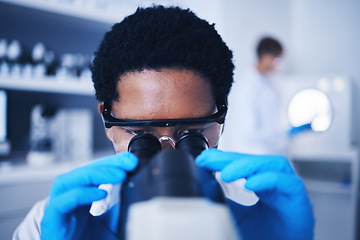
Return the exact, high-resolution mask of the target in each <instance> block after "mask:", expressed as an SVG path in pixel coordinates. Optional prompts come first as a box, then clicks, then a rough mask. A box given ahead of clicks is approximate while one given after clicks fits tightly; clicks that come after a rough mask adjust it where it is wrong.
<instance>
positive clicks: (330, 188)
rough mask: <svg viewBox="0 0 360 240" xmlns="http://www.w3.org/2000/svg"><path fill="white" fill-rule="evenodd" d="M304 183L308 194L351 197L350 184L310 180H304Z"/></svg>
mask: <svg viewBox="0 0 360 240" xmlns="http://www.w3.org/2000/svg"><path fill="white" fill-rule="evenodd" d="M304 183H305V186H306V189H307V190H308V191H309V192H316V193H325V194H344V195H351V193H352V185H351V184H346V183H341V182H329V181H322V180H310V179H307V180H304Z"/></svg>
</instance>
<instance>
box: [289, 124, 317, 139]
mask: <svg viewBox="0 0 360 240" xmlns="http://www.w3.org/2000/svg"><path fill="white" fill-rule="evenodd" d="M310 130H312V128H311V123H306V124H303V125H300V126H298V127H291V128H290V130H289V131H288V135H289V136H290V137H293V136H296V135H298V134H299V133H302V132H306V131H310Z"/></svg>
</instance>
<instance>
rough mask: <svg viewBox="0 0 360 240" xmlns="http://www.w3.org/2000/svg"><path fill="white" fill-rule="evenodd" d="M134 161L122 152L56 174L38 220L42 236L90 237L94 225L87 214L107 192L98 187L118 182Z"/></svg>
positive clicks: (60, 237) (48, 237)
mask: <svg viewBox="0 0 360 240" xmlns="http://www.w3.org/2000/svg"><path fill="white" fill-rule="evenodd" d="M137 163H138V159H137V158H136V157H135V155H133V154H132V153H129V152H123V153H119V154H116V155H113V156H110V157H106V158H104V159H101V160H97V161H95V162H92V163H90V164H88V165H85V166H83V167H80V168H77V169H74V170H73V171H70V172H68V173H66V174H63V175H61V176H59V177H57V178H56V179H55V181H54V183H53V185H52V188H51V191H50V197H49V202H48V205H47V207H46V208H45V211H44V216H43V219H42V221H41V230H40V231H41V239H43V240H46V239H52V240H54V239H61V240H63V239H67V240H70V239H90V236H91V235H89V234H92V233H90V232H94V228H96V227H94V224H96V222H94V217H92V216H91V215H90V213H89V210H90V206H91V203H92V202H93V201H97V200H100V199H103V198H105V197H106V195H107V193H106V191H105V190H102V189H98V186H99V185H100V184H106V183H110V184H118V183H121V182H122V181H123V179H124V178H125V177H126V171H129V170H133V169H134V168H135V167H136V165H137ZM91 237H93V236H91ZM102 239H108V238H102Z"/></svg>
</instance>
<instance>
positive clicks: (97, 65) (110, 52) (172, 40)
mask: <svg viewBox="0 0 360 240" xmlns="http://www.w3.org/2000/svg"><path fill="white" fill-rule="evenodd" d="M232 57H233V56H232V52H231V51H230V50H229V48H228V47H227V46H226V44H225V43H224V41H223V40H222V39H221V37H220V35H219V34H218V33H217V31H216V30H215V27H214V24H212V25H210V24H209V23H208V22H207V21H205V20H202V19H200V18H198V17H197V16H196V15H195V14H194V13H193V12H191V11H190V10H189V9H181V8H179V7H164V6H160V5H157V6H152V7H148V8H138V9H137V10H136V12H135V13H134V14H132V15H130V16H127V17H126V18H124V20H123V21H121V22H120V23H116V24H115V25H113V27H112V29H111V31H109V32H107V33H106V34H105V37H104V39H103V40H102V42H101V43H100V46H99V48H98V50H97V52H96V53H95V58H94V60H93V63H92V66H91V71H92V80H93V82H94V87H95V91H96V93H95V95H96V98H97V99H98V100H99V101H100V102H108V103H111V102H112V101H116V100H118V99H119V96H118V92H117V89H116V86H117V82H118V81H119V78H120V76H121V75H123V74H124V73H127V72H133V71H141V70H144V69H157V70H160V69H162V68H179V69H187V70H192V71H194V72H196V73H198V74H200V75H201V76H203V77H205V79H208V80H209V81H210V83H211V85H212V89H213V94H214V97H215V100H216V101H217V102H218V101H221V100H223V99H224V98H227V96H228V94H229V91H230V89H231V85H232V83H233V71H234V65H233V62H232Z"/></svg>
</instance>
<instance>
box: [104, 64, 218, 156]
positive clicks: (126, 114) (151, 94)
mask: <svg viewBox="0 0 360 240" xmlns="http://www.w3.org/2000/svg"><path fill="white" fill-rule="evenodd" d="M117 91H118V93H119V96H120V97H119V100H118V101H114V102H113V103H112V115H113V116H114V117H116V118H119V119H132V120H145V119H146V120H149V119H151V120H153V119H177V118H198V117H205V116H208V115H211V114H213V113H214V112H216V104H215V99H214V97H213V94H212V91H211V86H210V83H209V82H208V81H206V79H204V78H203V77H201V76H200V75H198V74H195V73H194V72H193V71H189V70H179V69H162V70H160V71H156V70H143V71H141V72H129V73H126V74H124V75H122V76H121V77H120V81H118V84H117ZM100 106H101V105H100ZM113 128H114V129H112V131H114V130H115V127H113ZM107 130H108V131H107V135H108V137H109V139H110V140H112V141H113V144H114V148H115V151H116V152H122V151H127V147H128V140H124V141H122V140H119V141H118V142H117V143H116V144H115V143H114V137H113V136H112V134H111V131H109V129H107ZM122 130H124V134H125V133H126V131H127V132H129V129H127V128H122V129H121V130H120V131H122ZM139 130H140V129H139ZM141 130H142V129H141ZM131 131H134V132H136V131H137V130H136V129H131ZM152 131H154V132H155V134H156V135H158V136H171V137H173V136H174V135H176V134H177V133H178V131H179V129H177V128H176V127H158V128H156V129H155V130H152ZM129 134H130V133H129ZM173 138H176V137H173ZM123 139H126V137H123ZM210 141H211V139H210V140H209V144H210ZM162 145H163V149H164V148H170V147H171V146H170V145H171V144H170V143H169V142H168V141H164V142H162ZM210 147H216V146H210Z"/></svg>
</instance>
